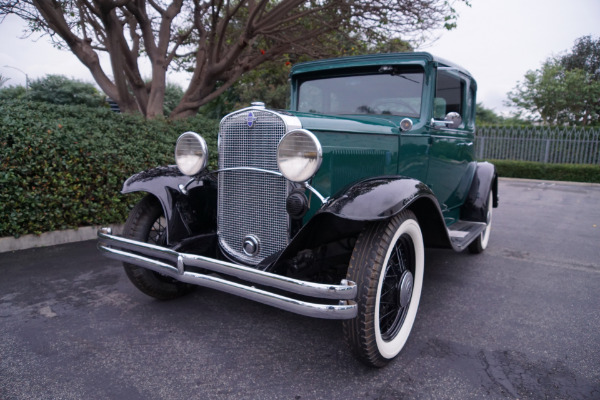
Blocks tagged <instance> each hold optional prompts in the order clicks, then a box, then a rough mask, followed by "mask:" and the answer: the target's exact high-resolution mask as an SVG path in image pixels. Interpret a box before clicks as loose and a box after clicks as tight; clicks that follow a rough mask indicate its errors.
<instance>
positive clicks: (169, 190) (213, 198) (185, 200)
mask: <svg viewBox="0 0 600 400" xmlns="http://www.w3.org/2000/svg"><path fill="white" fill-rule="evenodd" d="M181 188H185V193H184V192H183V191H182V189H181ZM133 192H146V193H149V194H152V195H153V196H155V197H156V198H157V199H158V201H159V202H160V204H161V206H162V208H163V211H164V215H165V218H166V220H167V244H173V243H176V242H178V241H180V240H182V239H184V238H186V237H189V236H191V235H195V234H199V233H207V232H210V231H214V230H216V205H217V187H216V181H215V180H214V179H211V178H210V177H209V176H208V175H207V176H205V177H199V178H195V179H194V180H192V178H191V177H189V176H187V175H183V174H182V173H181V172H180V171H179V169H178V168H177V167H176V166H175V165H169V166H161V167H157V168H152V169H149V170H146V171H142V172H139V173H137V174H135V175H132V176H131V177H130V178H128V179H127V180H126V181H125V183H124V184H123V189H122V190H121V193H133Z"/></svg>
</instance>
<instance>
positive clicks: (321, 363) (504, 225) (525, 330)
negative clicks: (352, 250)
mask: <svg viewBox="0 0 600 400" xmlns="http://www.w3.org/2000/svg"><path fill="white" fill-rule="evenodd" d="M95 245H96V244H95V241H84V242H79V243H72V244H65V245H59V246H52V247H45V248H36V249H30V250H21V251H14V252H7V253H1V254H0V274H1V275H0V276H1V278H0V399H2V400H9V399H294V400H298V399H381V400H383V399H600V185H585V184H567V183H556V182H540V181H518V180H502V181H501V183H500V208H498V209H494V220H493V228H492V235H491V239H490V244H489V248H488V249H487V250H486V251H485V252H484V253H483V254H480V255H470V254H468V253H459V254H457V253H454V252H452V251H450V250H428V251H427V252H426V266H425V281H424V286H423V295H422V299H421V306H420V308H419V312H418V315H417V319H416V322H415V326H414V328H413V332H412V334H411V337H410V338H409V340H408V343H407V346H406V347H405V349H404V350H403V351H402V353H401V354H400V355H399V357H398V358H397V359H396V360H395V361H393V362H392V363H390V364H389V365H388V366H387V367H385V368H382V369H372V368H368V367H365V366H363V365H362V364H360V363H359V362H357V361H355V360H354V358H353V357H352V356H351V354H350V352H349V351H348V350H347V348H346V345H345V343H344V341H343V339H342V329H341V323H340V322H339V321H327V320H317V319H311V318H308V317H302V316H298V315H294V314H291V313H287V312H284V311H281V310H277V309H274V308H270V307H268V306H265V305H261V304H258V303H253V302H251V301H248V300H244V299H241V298H237V297H234V296H231V295H228V294H224V293H220V292H216V291H213V290H209V289H198V290H197V291H195V292H194V293H192V294H191V295H188V296H186V297H184V298H180V299H177V300H174V301H168V302H164V301H157V300H154V299H151V298H149V297H147V296H145V295H144V294H142V293H140V292H138V291H137V289H135V288H134V287H133V286H132V285H131V284H130V283H129V281H128V280H127V278H126V276H125V274H124V272H123V270H122V268H121V267H120V265H119V263H118V262H116V261H112V260H109V259H106V258H103V257H102V256H100V255H99V253H98V252H97V250H96V248H95Z"/></svg>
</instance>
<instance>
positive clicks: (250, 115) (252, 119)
mask: <svg viewBox="0 0 600 400" xmlns="http://www.w3.org/2000/svg"><path fill="white" fill-rule="evenodd" d="M247 121H248V128H252V126H254V122H255V121H256V117H255V116H254V113H253V112H252V111H250V112H249V113H248V119H247Z"/></svg>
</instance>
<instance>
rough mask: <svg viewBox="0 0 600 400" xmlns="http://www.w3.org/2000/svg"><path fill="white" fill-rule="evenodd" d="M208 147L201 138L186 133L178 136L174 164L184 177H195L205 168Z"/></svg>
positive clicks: (191, 133) (194, 134)
mask: <svg viewBox="0 0 600 400" xmlns="http://www.w3.org/2000/svg"><path fill="white" fill-rule="evenodd" d="M207 161H208V146H207V145H206V141H205V140H204V139H203V138H202V136H200V135H198V134H197V133H195V132H186V133H184V134H182V135H181V136H179V139H177V144H176V145H175V162H176V163H177V167H178V168H179V170H180V171H181V173H182V174H184V175H190V176H191V175H196V174H197V173H198V172H200V171H202V170H203V169H204V168H205V167H206V163H207Z"/></svg>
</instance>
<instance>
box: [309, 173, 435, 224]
mask: <svg viewBox="0 0 600 400" xmlns="http://www.w3.org/2000/svg"><path fill="white" fill-rule="evenodd" d="M420 197H430V198H432V199H435V196H434V195H433V192H432V191H431V189H430V188H429V187H428V186H427V185H425V184H424V183H423V182H421V181H418V180H416V179H413V178H408V177H405V176H383V177H377V178H370V179H365V180H362V181H359V182H357V183H355V184H353V185H351V186H349V187H346V188H345V189H342V190H341V191H340V192H339V193H338V194H336V195H335V196H333V197H332V198H331V199H330V200H329V201H328V202H327V203H326V204H324V205H323V207H322V208H321V209H320V210H319V213H331V214H334V215H336V216H338V217H340V218H343V219H349V220H353V221H379V220H384V219H388V218H391V217H393V216H394V215H396V214H398V213H399V212H400V211H402V210H403V209H404V208H406V207H407V206H408V205H409V204H410V203H412V202H413V201H415V200H416V199H417V198H420ZM436 202H437V201H436Z"/></svg>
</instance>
